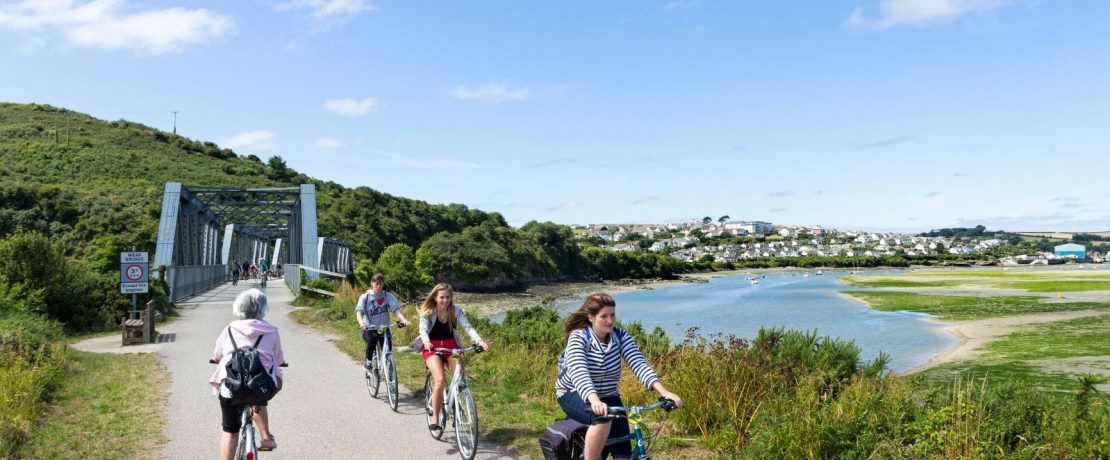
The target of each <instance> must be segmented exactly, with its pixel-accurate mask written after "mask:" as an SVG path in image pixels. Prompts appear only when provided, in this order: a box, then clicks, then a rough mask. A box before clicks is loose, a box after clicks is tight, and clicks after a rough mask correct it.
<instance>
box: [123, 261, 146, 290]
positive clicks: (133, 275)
mask: <svg viewBox="0 0 1110 460" xmlns="http://www.w3.org/2000/svg"><path fill="white" fill-rule="evenodd" d="M148 260H150V259H149V257H148V255H147V253H145V252H121V253H120V254H119V262H120V263H119V292H120V293H121V294H146V293H147V292H149V287H148V285H147V271H148V267H147V261H148Z"/></svg>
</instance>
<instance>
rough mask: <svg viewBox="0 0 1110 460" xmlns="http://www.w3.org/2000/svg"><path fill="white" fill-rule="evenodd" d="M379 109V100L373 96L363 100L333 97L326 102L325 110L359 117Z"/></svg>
mask: <svg viewBox="0 0 1110 460" xmlns="http://www.w3.org/2000/svg"><path fill="white" fill-rule="evenodd" d="M377 109H378V101H377V100H376V99H374V98H372V97H368V98H366V99H363V100H361V101H359V100H355V99H351V98H347V99H332V100H330V101H325V102H324V110H327V111H328V112H334V113H338V114H340V115H346V116H348V117H357V116H361V115H366V114H368V113H370V112H373V111H375V110H377Z"/></svg>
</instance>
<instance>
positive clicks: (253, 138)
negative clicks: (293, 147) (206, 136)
mask: <svg viewBox="0 0 1110 460" xmlns="http://www.w3.org/2000/svg"><path fill="white" fill-rule="evenodd" d="M275 137H277V136H275V135H274V133H271V132H269V131H265V130H257V131H247V132H245V133H239V134H236V135H234V136H231V137H230V138H228V139H225V140H223V141H221V142H220V145H223V146H224V147H226V148H229V149H232V150H240V149H242V150H253V151H259V150H269V149H272V148H274V138H275Z"/></svg>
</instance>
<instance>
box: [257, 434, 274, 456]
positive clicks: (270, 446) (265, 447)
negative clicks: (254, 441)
mask: <svg viewBox="0 0 1110 460" xmlns="http://www.w3.org/2000/svg"><path fill="white" fill-rule="evenodd" d="M258 444H259V446H258V450H260V451H263V452H269V451H271V450H274V449H277V436H274V435H272V434H271V435H270V441H269V442H266V440H265V439H263V440H262V442H260V443H258Z"/></svg>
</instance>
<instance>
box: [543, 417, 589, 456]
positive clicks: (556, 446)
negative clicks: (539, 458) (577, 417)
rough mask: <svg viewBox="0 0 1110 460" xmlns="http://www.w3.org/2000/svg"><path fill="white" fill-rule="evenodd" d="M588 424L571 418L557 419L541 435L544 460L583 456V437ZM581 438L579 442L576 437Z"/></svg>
mask: <svg viewBox="0 0 1110 460" xmlns="http://www.w3.org/2000/svg"><path fill="white" fill-rule="evenodd" d="M586 428H589V427H588V426H586V425H584V424H581V423H578V422H576V421H574V420H572V419H569V418H561V419H558V420H555V423H554V424H552V425H551V426H549V427H547V429H545V430H544V431H543V436H540V452H543V458H544V460H578V458H579V457H581V456H582V451H581V449H582V445H581V438H582V437H583V436H585V434H586ZM576 434H577V437H578V438H579V439H580V440H579V442H578V443H576V442H574V438H575V436H576Z"/></svg>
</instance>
